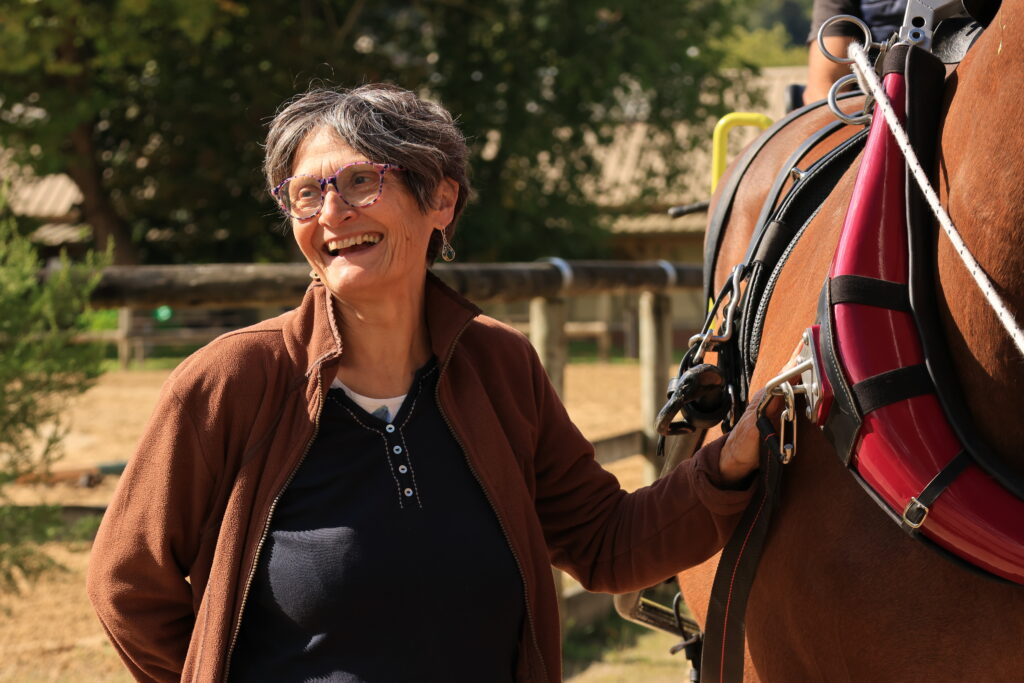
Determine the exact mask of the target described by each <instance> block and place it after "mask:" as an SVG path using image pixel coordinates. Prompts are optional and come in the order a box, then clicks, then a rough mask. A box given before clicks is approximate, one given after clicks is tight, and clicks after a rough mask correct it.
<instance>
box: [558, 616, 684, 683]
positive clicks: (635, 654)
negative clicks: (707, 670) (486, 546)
mask: <svg viewBox="0 0 1024 683" xmlns="http://www.w3.org/2000/svg"><path fill="white" fill-rule="evenodd" d="M677 640H678V639H677V638H675V637H673V636H671V635H669V634H667V633H661V632H659V631H652V630H650V629H647V628H645V627H643V626H639V625H637V624H634V623H632V622H629V621H626V620H624V619H622V618H621V617H619V616H618V614H616V613H615V611H614V610H611V611H609V612H608V614H607V615H606V616H605V617H604V618H602V619H600V620H598V621H595V622H593V623H591V624H587V625H584V626H572V625H570V627H569V629H568V630H567V631H566V634H565V640H564V641H563V643H562V667H563V670H564V675H565V678H566V679H567V680H569V679H571V680H572V681H573V683H618V682H622V683H633V682H635V681H644V682H645V683H661V682H662V681H666V682H667V681H673V682H678V681H683V680H686V673H687V671H688V668H689V665H688V664H687V662H686V659H685V657H684V656H683V655H682V654H680V655H676V656H673V655H670V654H669V652H668V650H669V648H670V647H671V646H672V645H674V644H675V643H676V641H677Z"/></svg>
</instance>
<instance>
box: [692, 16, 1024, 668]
mask: <svg viewBox="0 0 1024 683" xmlns="http://www.w3.org/2000/svg"><path fill="white" fill-rule="evenodd" d="M1017 31H1021V32H1024V2H1022V1H1021V0H1004V1H1003V4H1002V8H1001V9H1000V11H999V13H998V14H997V15H996V17H995V19H994V20H993V21H992V23H991V25H990V27H989V28H988V29H987V30H986V32H985V33H984V35H982V36H981V38H980V39H979V40H978V42H977V43H976V44H975V45H974V46H973V47H972V48H971V50H970V52H969V53H968V54H967V56H966V58H965V59H964V60H963V62H962V63H961V64H960V65H959V66H958V67H957V68H956V70H955V71H954V72H953V73H952V74H951V75H950V76H949V77H948V78H947V80H946V92H945V104H944V109H943V113H942V124H941V134H940V139H939V141H938V145H939V154H938V178H939V182H938V188H937V189H938V191H939V194H940V197H941V200H942V203H943V205H944V206H945V207H946V208H947V210H948V212H949V214H950V216H951V217H952V219H953V222H954V223H955V224H956V226H957V228H958V229H959V231H960V233H961V235H962V236H963V239H964V241H965V242H966V244H967V246H968V248H969V249H970V251H971V252H972V253H973V254H974V256H975V258H976V259H977V260H978V262H979V263H980V264H981V265H982V267H983V268H984V270H985V272H986V273H988V275H989V276H990V277H991V279H992V280H993V282H994V284H995V287H996V289H997V291H999V293H1000V294H1001V295H1002V296H1003V297H1004V299H1005V300H1006V302H1007V304H1008V306H1009V308H1010V310H1011V312H1012V313H1013V314H1014V315H1015V317H1016V318H1017V319H1018V320H1019V319H1021V318H1022V317H1024V249H1021V244H1022V243H1024V196H1022V194H1021V192H1020V178H1021V177H1024V125H1021V122H1020V121H1019V114H1018V109H1019V106H1018V105H1019V102H1020V101H1021V99H1020V95H1019V91H1018V84H1019V83H1020V81H1018V80H1017V77H1018V76H1024V49H1022V48H1024V41H1022V40H1021V38H1020V36H1021V35H1022V33H1017ZM844 108H845V107H844ZM820 125H821V122H820V118H819V120H817V121H815V122H803V121H801V120H798V121H797V122H796V123H794V124H793V125H792V126H790V128H793V129H794V130H797V129H799V130H800V131H802V133H803V135H807V134H809V133H810V132H811V131H813V130H816V129H817V128H818V127H820ZM795 137H799V136H795V134H793V135H787V136H785V137H784V138H783V137H780V138H779V140H778V141H775V140H773V141H772V142H771V143H769V145H768V146H766V147H765V149H764V150H763V151H762V153H761V155H762V156H763V157H764V159H765V160H764V161H760V162H758V163H759V164H761V165H762V166H763V167H764V168H769V167H770V166H771V163H770V161H774V164H775V165H776V167H777V166H778V165H780V164H781V162H782V160H784V159H786V158H787V156H788V154H789V151H790V149H791V148H792V144H793V140H794V139H795ZM787 145H788V146H787ZM857 166H858V164H857V162H855V163H854V164H853V167H852V168H851V169H850V170H849V171H848V172H847V173H846V175H845V176H844V177H843V178H842V179H841V180H840V182H839V184H838V185H837V186H836V188H835V189H834V191H833V192H832V194H831V195H830V196H829V198H828V199H827V200H826V202H825V205H824V206H823V208H822V209H821V211H820V212H819V213H818V215H817V216H816V218H815V219H814V220H813V221H812V222H811V224H810V225H809V227H808V229H807V231H806V233H805V234H804V236H803V237H802V238H801V240H800V241H799V243H798V244H797V246H796V248H795V250H794V251H793V253H792V255H791V256H790V258H789V261H788V263H787V265H786V267H785V268H784V270H783V272H782V275H781V279H780V281H779V283H778V285H777V287H776V289H775V293H774V296H773V297H772V300H771V303H770V305H769V308H768V313H767V318H766V322H765V327H764V332H763V334H762V337H761V338H762V340H763V341H762V345H761V348H760V354H759V356H758V362H757V368H756V371H755V374H754V379H753V381H752V383H751V386H752V387H753V388H758V387H760V386H764V384H765V383H766V382H767V381H768V380H769V379H770V378H771V377H772V376H774V375H775V374H777V373H778V371H780V370H781V369H782V368H783V367H784V366H785V364H786V363H787V361H788V359H789V357H790V354H791V353H792V351H793V348H794V347H795V346H796V345H797V342H798V341H799V338H800V335H801V333H802V332H803V330H804V329H805V328H807V327H808V326H809V325H811V324H812V323H813V322H814V320H815V308H816V304H817V296H818V293H819V291H820V289H821V286H822V282H823V280H824V277H825V274H826V273H827V271H828V268H829V264H830V262H831V259H832V255H833V253H834V251H835V247H836V243H837V240H838V236H839V231H840V228H841V226H842V224H843V219H844V216H845V214H846V210H847V206H848V203H849V198H850V194H851V190H852V187H853V184H854V178H855V175H856V170H857ZM752 170H753V169H752ZM773 175H774V172H770V173H767V174H766V175H764V176H762V177H763V178H766V179H767V181H766V182H770V181H771V178H772V177H773ZM746 184H747V185H748V186H751V187H743V186H741V188H742V192H740V193H739V194H738V195H737V199H736V201H737V206H736V208H735V209H734V211H733V213H732V218H731V219H730V222H729V224H728V226H727V231H726V233H725V236H724V241H723V247H722V250H721V252H720V257H719V259H718V261H717V267H716V275H715V278H716V283H717V284H716V289H717V287H720V286H721V285H722V283H723V282H724V281H725V279H726V277H727V276H728V273H729V272H730V271H731V268H732V266H733V265H734V264H735V263H736V262H737V261H738V260H739V259H741V258H742V254H743V251H744V250H745V247H746V244H747V241H748V239H749V238H750V235H751V232H752V231H753V228H754V226H753V225H752V224H751V222H750V221H751V220H752V216H756V215H757V213H758V211H759V209H760V200H759V199H758V197H760V198H762V199H763V197H764V196H765V191H764V188H765V187H766V185H765V184H763V183H757V181H756V180H751V181H748V182H747V183H746ZM937 239H938V240H939V244H938V249H937V259H938V263H937V269H936V272H937V281H936V283H935V286H936V287H937V291H938V297H937V298H938V302H939V308H940V315H941V317H942V319H943V323H944V329H945V337H946V341H947V343H948V345H949V348H950V351H951V355H952V358H953V359H954V364H955V366H956V367H955V370H956V374H957V375H958V377H959V379H960V382H961V386H962V389H963V393H964V397H965V399H966V403H967V405H968V406H969V410H970V413H971V415H970V417H971V419H973V420H974V423H975V425H976V426H977V428H978V431H979V432H980V433H981V434H982V435H983V436H984V437H985V438H986V439H987V441H988V443H989V444H990V446H991V447H992V449H993V450H994V451H995V452H996V453H997V454H999V456H1000V457H1001V458H1002V459H1003V460H1004V462H1006V463H1007V464H1008V465H1009V466H1010V467H1011V468H1013V469H1014V470H1015V471H1016V472H1018V473H1019V474H1021V475H1022V476H1024V448H1022V446H1024V419H1022V417H1024V411H1022V408H1021V403H1020V398H1019V395H1020V392H1019V390H1018V387H1020V386H1022V385H1024V359H1022V358H1021V357H1020V355H1019V353H1018V352H1017V350H1016V349H1015V348H1014V346H1013V345H1012V342H1011V341H1010V338H1009V336H1008V335H1007V334H1006V333H1005V332H1004V330H1003V328H1002V327H1001V326H1000V325H999V324H998V322H997V320H996V317H995V314H994V313H993V312H992V310H991V308H990V307H989V306H988V304H987V303H986V302H985V300H984V299H983V298H982V295H981V293H980V291H979V290H978V288H977V287H976V286H975V284H974V282H973V281H972V279H971V277H970V275H968V273H967V271H966V269H965V268H964V266H963V265H962V263H961V262H960V260H959V258H958V257H957V255H956V254H955V253H954V251H953V249H952V248H951V246H950V245H949V243H948V240H947V239H946V238H945V236H944V235H940V236H939V237H938V238H937ZM801 420H802V424H800V425H799V440H798V450H797V455H796V458H795V460H794V461H793V462H792V463H791V464H789V465H787V470H786V481H785V482H784V484H783V486H784V489H783V492H782V495H781V503H780V505H779V508H778V510H777V512H776V514H775V517H774V519H773V521H772V528H771V531H770V532H769V535H768V538H767V541H766V545H765V549H764V554H763V556H762V558H761V562H760V566H759V569H758V572H757V577H756V580H755V583H754V586H753V590H752V593H751V596H750V600H749V604H748V609H747V614H746V618H747V619H746V628H747V630H746V635H747V652H748V663H747V672H748V674H747V680H756V679H757V678H759V679H760V680H763V681H770V682H774V681H786V682H788V681H964V680H970V681H986V682H988V681H1020V680H1024V587H1022V586H1020V585H1015V584H1011V583H1002V582H999V581H996V580H993V579H990V578H987V577H985V576H981V575H979V574H976V573H973V572H971V571H968V570H967V569H964V568H963V567H961V566H958V565H956V564H954V563H952V562H950V561H949V560H947V559H945V558H943V557H940V556H939V555H938V554H937V553H935V552H933V551H932V550H930V549H929V548H927V547H926V546H925V545H924V544H922V543H920V542H918V541H915V540H913V539H911V538H909V537H908V536H907V535H905V534H904V533H903V532H902V531H900V529H899V528H898V527H897V526H896V525H895V524H893V523H892V521H890V519H888V518H887V517H886V515H885V514H884V513H883V512H882V510H881V509H879V508H878V507H877V506H876V504H875V503H873V502H872V501H871V499H870V498H869V497H868V496H867V494H865V492H864V491H863V490H862V489H861V487H860V486H859V485H858V484H857V483H856V482H855V481H854V478H853V477H852V476H851V474H850V473H849V472H848V471H847V470H846V469H845V467H844V466H843V465H842V464H841V463H840V462H839V460H838V458H837V457H836V455H835V454H834V451H833V450H832V447H831V446H830V444H829V443H828V442H827V440H826V439H825V438H824V436H823V434H822V433H821V432H820V431H819V430H818V429H817V428H815V427H813V426H812V425H811V424H810V423H808V422H807V421H806V420H803V416H802V415H801ZM710 436H714V435H710ZM1021 523H1022V524H1024V520H1021ZM716 564H717V558H712V559H711V560H710V561H709V562H707V563H705V564H703V565H701V566H699V567H696V568H694V569H692V570H690V571H687V572H685V573H684V574H683V575H681V576H680V577H679V578H680V584H681V586H682V589H683V593H684V595H685V596H686V598H687V602H688V603H689V604H690V605H691V606H693V607H694V608H695V610H696V611H697V612H698V613H699V616H700V618H701V619H703V617H704V614H703V608H704V606H705V605H707V602H708V594H709V591H710V586H711V580H712V577H713V575H714V568H715V566H716ZM755 669H756V674H754V670H755ZM752 674H753V675H752Z"/></svg>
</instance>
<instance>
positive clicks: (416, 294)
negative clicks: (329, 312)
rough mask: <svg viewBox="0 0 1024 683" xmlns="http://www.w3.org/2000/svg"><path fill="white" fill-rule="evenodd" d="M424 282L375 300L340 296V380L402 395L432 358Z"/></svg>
mask: <svg viewBox="0 0 1024 683" xmlns="http://www.w3.org/2000/svg"><path fill="white" fill-rule="evenodd" d="M423 296H424V292H423V287H420V288H419V289H418V291H412V292H408V293H406V294H405V295H403V296H394V295H393V293H392V294H391V295H389V296H388V297H386V298H383V299H380V300H375V301H372V302H353V301H340V300H338V301H337V309H338V312H339V314H340V315H339V318H340V327H341V339H342V344H343V348H342V354H341V365H340V367H339V368H338V375H337V376H338V379H339V380H341V381H342V383H344V384H345V386H347V387H348V388H350V389H351V390H352V391H354V392H356V393H359V394H363V395H364V396H370V397H372V398H390V397H392V396H400V395H402V394H404V393H406V392H407V391H408V390H409V385H410V384H411V383H412V379H413V376H414V375H415V373H416V371H417V370H418V369H419V368H420V367H422V366H423V364H424V363H426V362H427V360H428V359H429V358H430V353H431V351H430V339H429V335H428V333H427V323H426V316H425V313H424V301H423Z"/></svg>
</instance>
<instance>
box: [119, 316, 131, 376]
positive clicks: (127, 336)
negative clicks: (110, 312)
mask: <svg viewBox="0 0 1024 683" xmlns="http://www.w3.org/2000/svg"><path fill="white" fill-rule="evenodd" d="M131 337H132V309H131V308H129V307H127V306H122V307H121V308H119V309H117V360H118V364H119V365H120V366H121V369H122V370H127V369H128V367H129V366H130V365H131V362H132V338H131Z"/></svg>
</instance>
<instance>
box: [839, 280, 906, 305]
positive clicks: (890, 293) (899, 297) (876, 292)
mask: <svg viewBox="0 0 1024 683" xmlns="http://www.w3.org/2000/svg"><path fill="white" fill-rule="evenodd" d="M828 286H829V287H830V288H831V290H832V291H831V297H832V305H835V304H865V305H867V306H877V307H878V308H887V309H889V310H892V311H903V312H904V313H910V294H909V292H908V291H907V286H906V285H904V284H902V283H899V282H889V281H888V280H879V279H877V278H873V277H864V276H862V275H839V276H837V277H834V278H832V280H831V281H830V282H829V285H828Z"/></svg>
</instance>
